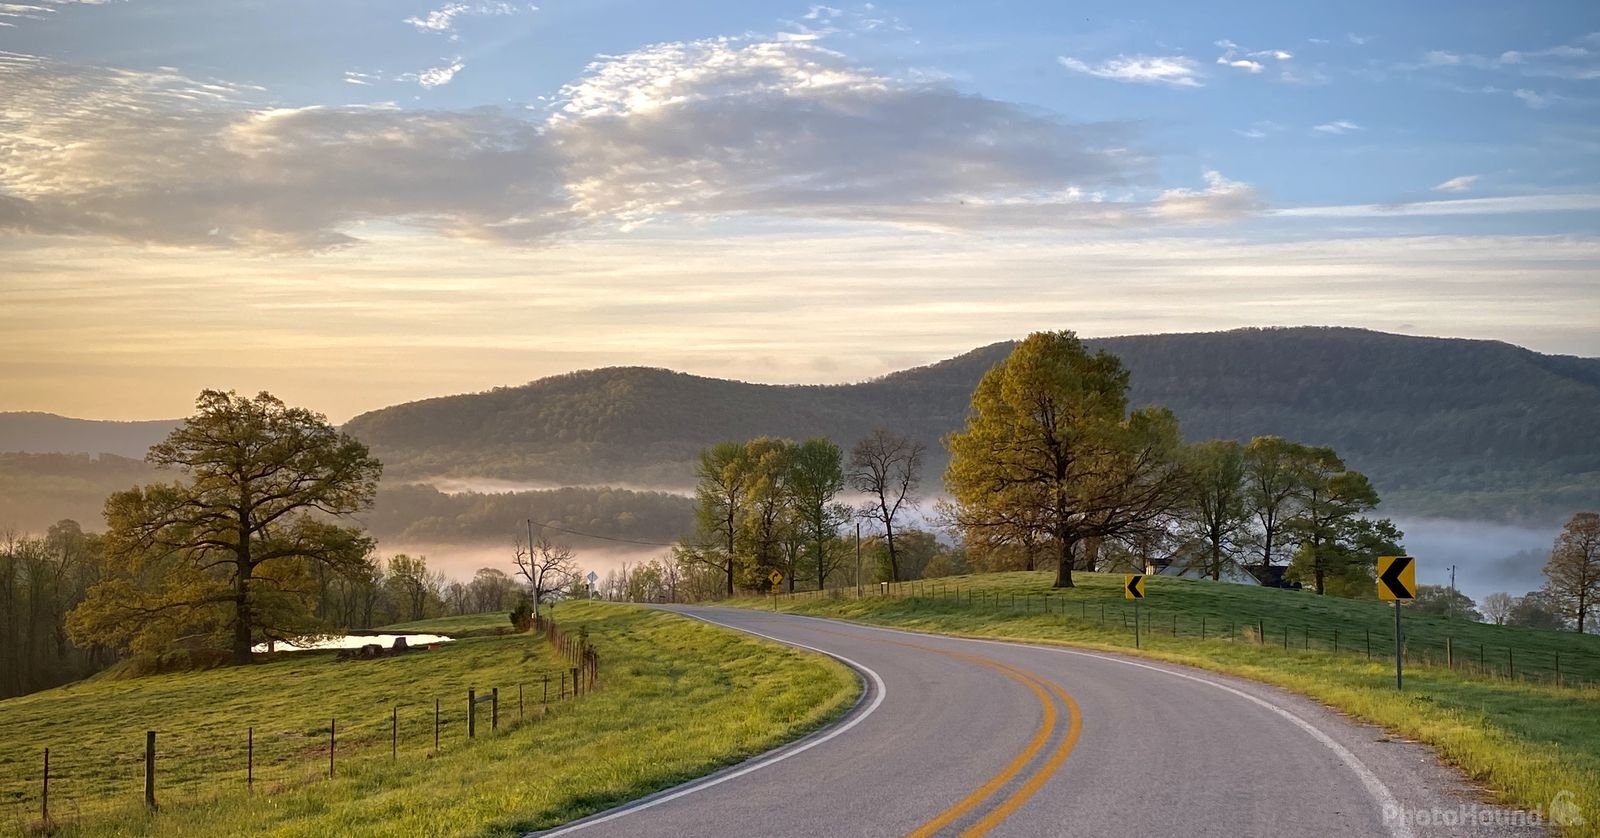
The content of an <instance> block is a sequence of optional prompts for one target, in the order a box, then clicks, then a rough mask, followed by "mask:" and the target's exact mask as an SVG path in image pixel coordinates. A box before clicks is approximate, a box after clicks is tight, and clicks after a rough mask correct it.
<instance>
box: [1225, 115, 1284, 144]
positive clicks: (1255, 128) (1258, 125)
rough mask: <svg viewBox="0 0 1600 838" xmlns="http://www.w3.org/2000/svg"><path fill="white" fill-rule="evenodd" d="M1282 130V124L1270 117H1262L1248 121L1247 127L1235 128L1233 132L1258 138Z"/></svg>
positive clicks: (1254, 138) (1246, 136)
mask: <svg viewBox="0 0 1600 838" xmlns="http://www.w3.org/2000/svg"><path fill="white" fill-rule="evenodd" d="M1282 130H1283V126H1282V125H1280V124H1278V123H1276V122H1273V121H1272V120H1270V119H1262V120H1258V121H1256V122H1252V123H1250V127H1249V128H1235V129H1234V130H1233V133H1235V134H1238V135H1239V136H1241V137H1245V138H1248V139H1252V140H1259V139H1263V138H1265V137H1268V136H1270V135H1272V134H1276V133H1278V132H1280V131H1282Z"/></svg>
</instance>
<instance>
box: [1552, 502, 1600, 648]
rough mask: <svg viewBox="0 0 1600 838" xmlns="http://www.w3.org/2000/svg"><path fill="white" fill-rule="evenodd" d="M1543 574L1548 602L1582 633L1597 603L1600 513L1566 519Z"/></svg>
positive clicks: (1599, 590)
mask: <svg viewBox="0 0 1600 838" xmlns="http://www.w3.org/2000/svg"><path fill="white" fill-rule="evenodd" d="M1544 575H1545V586H1544V590H1545V595H1546V597H1548V599H1549V601H1550V603H1551V605H1552V606H1554V608H1555V610H1556V612H1557V613H1559V614H1560V615H1561V616H1563V617H1565V618H1566V619H1567V620H1569V621H1571V622H1572V623H1573V624H1574V625H1576V626H1577V628H1578V631H1579V632H1580V633H1581V632H1582V631H1583V630H1584V628H1585V626H1586V624H1587V622H1588V619H1589V615H1590V614H1591V613H1593V611H1594V609H1595V606H1596V604H1600V513H1594V512H1579V513H1578V514H1576V515H1574V516H1572V519H1571V520H1569V521H1567V524H1566V526H1565V527H1562V528H1561V534H1560V535H1558V536H1556V543H1555V547H1554V548H1552V549H1551V551H1550V561H1549V562H1548V563H1547V564H1546V565H1545V566H1544Z"/></svg>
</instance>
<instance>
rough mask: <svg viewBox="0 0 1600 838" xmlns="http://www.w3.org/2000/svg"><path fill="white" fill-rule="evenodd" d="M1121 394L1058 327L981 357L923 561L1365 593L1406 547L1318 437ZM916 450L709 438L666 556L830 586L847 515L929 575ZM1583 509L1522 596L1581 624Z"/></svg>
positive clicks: (1596, 587) (1585, 591) (758, 586)
mask: <svg viewBox="0 0 1600 838" xmlns="http://www.w3.org/2000/svg"><path fill="white" fill-rule="evenodd" d="M1128 390H1129V374H1128V372H1127V370H1126V369H1124V368H1123V366H1122V363H1121V361H1120V360H1118V358H1117V357H1115V356H1113V355H1110V354H1109V353H1106V352H1104V351H1101V352H1096V353H1092V354H1091V353H1090V352H1089V351H1088V350H1087V349H1086V348H1085V347H1084V345H1083V343H1082V342H1081V341H1079V340H1078V339H1077V337H1076V336H1075V335H1073V334H1072V333H1070V332H1053V333H1037V334H1034V335H1030V336H1029V337H1028V338H1027V339H1026V340H1024V341H1022V342H1020V343H1018V344H1017V345H1016V346H1015V348H1013V349H1012V351H1011V352H1010V354H1009V355H1008V356H1006V357H1005V358H1003V359H1002V360H1000V361H999V362H998V363H997V364H995V365H994V366H993V367H992V368H990V370H989V371H988V372H987V373H986V374H985V375H984V376H983V377H982V378H981V379H980V381H979V384H978V387H977V389H976V390H975V391H974V393H973V395H972V401H971V405H970V410H969V412H968V416H967V420H966V423H965V426H964V427H963V428H962V429H961V430H959V431H957V432H955V433H953V434H951V435H949V436H947V437H946V438H945V447H946V449H947V450H948V454H949V466H948V467H947V469H946V471H945V474H944V484H945V486H946V488H947V489H948V490H949V492H950V495H951V498H950V500H948V501H946V502H942V503H941V504H939V506H938V515H937V521H938V523H940V524H941V525H942V526H943V528H944V529H945V530H946V531H947V532H948V533H949V534H950V536H951V540H952V541H953V542H954V545H953V546H948V547H944V548H943V549H942V550H939V551H938V552H940V553H941V555H940V556H939V561H938V562H937V563H936V564H933V565H932V571H933V572H935V573H937V572H940V571H943V570H945V569H947V568H948V569H955V568H963V569H965V568H971V569H978V570H997V569H1008V568H1021V569H1029V570H1032V569H1036V568H1038V567H1042V566H1051V567H1052V568H1053V569H1054V571H1055V573H1056V580H1055V584H1056V585H1057V586H1058V587H1070V586H1072V584H1073V583H1072V573H1073V571H1074V570H1088V571H1094V570H1098V569H1102V568H1104V567H1107V566H1116V567H1121V568H1128V569H1133V570H1139V571H1144V570H1147V569H1148V570H1152V571H1156V572H1161V571H1163V570H1165V571H1168V572H1172V571H1176V572H1179V573H1183V574H1186V575H1193V576H1201V577H1205V578H1210V579H1212V580H1221V579H1223V578H1236V579H1237V578H1243V577H1246V576H1248V577H1252V578H1254V579H1255V580H1256V581H1258V582H1260V583H1262V584H1266V585H1281V586H1292V587H1299V586H1306V587H1309V588H1311V589H1312V590H1314V591H1315V592H1317V593H1318V594H1334V595H1341V596H1350V597H1373V596H1375V593H1374V588H1375V566H1376V561H1377V558H1378V557H1379V556H1382V555H1399V554H1402V553H1403V552H1404V548H1403V544H1402V539H1403V533H1402V532H1401V531H1400V530H1399V529H1398V528H1397V527H1396V526H1395V525H1394V523H1393V522H1392V521H1390V520H1389V519H1387V518H1382V517H1377V516H1375V515H1373V514H1371V513H1372V512H1373V511H1374V510H1375V509H1376V508H1377V507H1378V505H1379V501H1380V498H1379V496H1378V492H1377V490H1376V489H1375V488H1374V486H1373V483H1372V480H1371V479H1370V478H1369V477H1368V476H1367V475H1365V474H1363V473H1362V472H1360V471H1357V470H1354V469H1351V468H1349V467H1348V466H1347V465H1346V463H1345V461H1344V459H1343V458H1342V457H1341V456H1340V455H1339V453H1338V452H1336V451H1335V450H1334V449H1333V448H1331V447H1328V446H1316V445H1307V444H1303V443H1299V442H1295V441H1292V440H1288V439H1284V438H1282V437H1277V436H1258V437H1255V438H1253V439H1251V440H1250V441H1248V442H1238V441H1235V440H1227V439H1214V440H1205V441H1201V442H1197V443H1189V444H1186V443H1185V442H1184V441H1183V438H1182V434H1181V432H1180V430H1179V426H1178V422H1177V419H1176V417H1175V416H1174V415H1173V414H1172V412H1171V411H1170V410H1167V409H1165V408H1162V407H1158V406H1151V407H1142V408H1137V409H1130V408H1129V405H1128ZM925 459H926V449H925V447H924V446H922V445H921V444H919V443H917V442H916V441H915V440H913V439H910V438H906V437H901V436H899V435H897V434H895V433H893V432H891V431H889V430H883V429H880V430H878V431H875V432H873V433H872V434H870V435H869V436H867V437H866V438H865V439H863V440H861V442H860V443H858V444H857V445H856V446H855V447H854V448H853V449H852V450H851V452H850V457H849V459H848V461H846V460H845V459H844V458H843V455H842V452H841V451H840V450H839V448H838V447H837V446H835V445H833V444H832V443H831V442H829V441H828V440H826V439H823V438H813V439H810V440H807V441H805V442H803V443H796V442H793V441H790V440H784V439H775V438H771V437H760V438H757V439H753V440H749V441H747V442H743V443H739V442H724V443H720V444H717V445H714V446H711V447H709V448H707V449H705V450H704V451H703V452H702V453H701V457H700V461H699V465H698V468H697V478H698V485H697V495H696V499H697V504H696V510H697V522H698V528H697V532H696V537H695V538H694V539H691V540H689V541H688V542H686V543H685V544H683V545H682V546H680V547H679V548H678V550H677V552H676V558H677V560H678V564H679V566H680V567H686V566H693V567H700V568H710V569H711V570H712V571H714V572H715V574H716V576H717V577H718V580H719V582H720V585H721V588H722V593H723V594H724V595H731V594H732V593H733V592H734V591H735V590H736V589H739V588H744V589H746V590H755V591H761V590H767V589H768V588H769V587H770V584H771V583H770V579H771V578H772V577H771V576H770V572H771V571H773V570H776V571H778V572H779V573H781V574H783V575H782V579H783V582H782V583H781V584H783V585H784V586H785V587H786V588H787V589H788V590H794V589H795V586H796V585H797V584H805V585H807V586H816V587H826V586H827V584H828V580H829V579H830V578H831V577H832V575H833V574H835V573H837V572H838V571H839V570H840V568H841V566H842V565H843V563H844V560H845V559H846V558H847V554H846V552H845V551H843V550H841V549H840V548H841V546H843V544H842V542H843V538H842V535H843V534H844V528H845V526H846V525H847V524H849V523H851V522H852V521H855V522H864V523H866V524H868V526H869V528H870V532H871V534H872V539H873V540H874V541H875V542H876V543H875V544H874V545H873V546H874V548H876V549H875V552H877V553H878V554H879V555H881V556H882V557H883V561H884V564H885V567H884V569H883V570H884V572H883V574H882V576H881V578H884V579H888V580H894V581H900V580H903V579H912V578H920V577H922V576H925V575H930V573H929V570H930V567H929V565H928V564H926V563H924V564H920V565H915V566H913V565H912V564H910V563H908V562H907V561H906V556H907V551H906V550H905V549H904V548H905V545H906V541H907V536H908V534H909V533H908V531H907V530H906V529H905V525H904V518H905V515H906V513H907V512H909V511H910V510H912V509H914V508H915V507H916V505H917V502H918V500H919V498H918V488H919V486H920V483H921V479H922V477H921V474H920V470H921V468H922V465H923V463H924V461H925ZM847 486H848V487H849V488H851V489H853V490H854V491H855V492H857V493H858V496H859V497H860V498H862V501H861V502H860V503H858V504H857V505H856V506H855V507H854V508H852V507H850V506H848V505H846V504H843V503H840V502H839V501H838V500H837V498H838V496H839V495H840V493H842V492H843V490H844V489H845V488H846V487H847ZM1586 515H1588V513H1585V514H1583V515H1580V516H1578V517H1577V518H1575V519H1574V522H1575V523H1574V524H1569V526H1568V530H1567V531H1564V533H1563V537H1562V540H1561V541H1559V542H1558V544H1557V547H1556V550H1555V552H1554V554H1553V557H1552V560H1551V563H1550V565H1549V566H1548V567H1547V576H1548V577H1549V578H1550V583H1549V584H1548V585H1547V586H1546V588H1545V589H1544V590H1543V591H1541V592H1538V593H1537V594H1530V595H1529V596H1527V597H1523V598H1522V599H1521V600H1520V601H1519V602H1520V609H1521V610H1520V612H1519V613H1520V614H1521V615H1522V618H1523V619H1526V620H1537V619H1539V617H1538V615H1539V614H1540V613H1545V612H1548V613H1551V614H1555V615H1557V616H1558V617H1560V616H1561V615H1563V614H1564V615H1568V616H1566V617H1564V618H1563V619H1570V621H1571V622H1572V624H1573V625H1574V627H1581V626H1583V625H1585V624H1586V623H1587V622H1588V619H1587V618H1588V615H1589V614H1590V613H1592V612H1593V610H1594V603H1595V601H1596V600H1597V599H1600V596H1597V594H1600V557H1597V556H1596V550H1595V548H1594V546H1593V545H1594V543H1595V542H1596V541H1597V540H1600V535H1596V536H1591V535H1588V534H1587V533H1588V531H1589V529H1590V528H1596V529H1600V524H1590V523H1582V525H1581V526H1579V523H1580V519H1581V522H1588V521H1589V520H1590V519H1589V518H1587V517H1585V516H1586ZM1575 526H1578V529H1579V530H1581V531H1582V532H1575V531H1574V529H1573V528H1574V527H1575ZM918 534H919V535H921V533H920V532H919V533H918ZM924 543H932V544H938V543H939V542H938V541H937V540H936V539H934V538H933V537H932V536H931V534H929V535H928V538H927V539H926V541H924ZM930 552H932V551H930ZM929 561H930V562H931V559H930V560H929ZM1580 630H1581V629H1580Z"/></svg>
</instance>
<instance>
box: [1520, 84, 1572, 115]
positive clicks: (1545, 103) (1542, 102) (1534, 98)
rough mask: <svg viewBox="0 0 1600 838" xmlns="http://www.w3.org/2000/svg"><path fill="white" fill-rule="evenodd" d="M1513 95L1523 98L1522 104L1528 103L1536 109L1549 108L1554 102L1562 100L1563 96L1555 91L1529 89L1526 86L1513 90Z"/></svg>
mask: <svg viewBox="0 0 1600 838" xmlns="http://www.w3.org/2000/svg"><path fill="white" fill-rule="evenodd" d="M1511 95H1512V96H1515V97H1517V99H1519V100H1521V102H1522V104H1524V105H1527V106H1528V107H1530V108H1533V109H1534V110H1536V111H1537V110H1543V109H1544V108H1548V107H1550V106H1551V105H1552V104H1554V103H1556V102H1559V101H1561V97H1560V96H1557V95H1556V94H1554V93H1540V92H1538V91H1535V90H1529V89H1527V88H1525V87H1524V88H1518V89H1516V90H1513V91H1511Z"/></svg>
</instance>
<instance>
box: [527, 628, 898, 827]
mask: <svg viewBox="0 0 1600 838" xmlns="http://www.w3.org/2000/svg"><path fill="white" fill-rule="evenodd" d="M672 613H675V614H678V615H679V616H682V617H688V618H690V619H692V620H699V621H701V622H703V623H706V624H708V625H713V626H718V627H720V628H725V629H730V630H732V631H738V632H743V633H744V634H749V635H753V636H755V637H760V638H763V639H766V640H771V641H773V642H775V643H782V644H783V645H785V646H792V647H795V648H797V649H805V650H807V651H811V652H817V653H819V654H823V655H827V656H828V657H830V658H833V659H835V660H837V661H839V662H841V663H843V664H844V665H846V666H848V667H850V668H851V669H854V670H855V671H857V672H860V673H861V674H863V675H865V676H867V679H868V680H869V681H871V686H872V692H873V697H872V702H871V703H870V704H868V705H867V708H866V709H865V710H860V711H859V712H853V715H852V716H851V718H850V720H849V721H847V722H845V723H844V724H841V725H839V726H838V727H835V728H833V729H832V730H829V731H828V732H827V733H825V734H823V735H821V736H816V737H815V738H808V739H803V740H801V741H800V742H797V743H792V744H790V745H786V746H781V747H779V749H778V750H777V751H769V752H768V753H767V755H766V756H762V757H757V758H756V759H755V760H754V761H751V762H746V763H745V764H743V765H741V766H738V767H736V768H734V769H733V770H729V771H724V773H721V774H714V775H712V776H710V777H704V778H701V779H699V780H691V781H689V782H688V783H687V784H685V785H682V786H679V787H678V788H677V790H676V791H669V792H666V793H661V792H657V795H659V796H656V797H647V798H645V799H644V800H639V801H635V802H633V803H629V804H625V805H623V806H622V807H621V808H617V809H612V810H611V811H610V812H607V813H604V814H599V815H591V816H589V817H588V818H585V819H583V820H579V821H576V822H574V823H570V824H567V825H566V826H561V827H557V828H555V829H553V830H550V831H548V832H532V833H528V834H529V835H538V836H540V838H555V836H557V835H567V834H570V833H573V832H577V831H578V830H580V829H586V828H588V827H591V826H598V825H600V824H603V823H608V822H610V821H614V820H616V819H618V818H621V817H624V816H626V815H631V814H633V813H634V812H642V811H644V810H645V809H650V808H652V807H655V806H660V805H661V804H663V803H670V802H672V801H674V800H677V799H678V798H680V797H685V796H687V795H691V794H694V793H695V792H697V791H704V790H706V789H708V788H711V787H712V786H717V785H721V784H722V783H726V782H727V781H729V780H734V779H738V778H739V777H743V776H745V775H746V774H750V773H753V772H756V771H760V770H761V769H763V768H766V767H767V766H769V765H773V764H775V763H779V762H782V761H784V760H786V759H788V758H789V757H792V756H795V755H797V754H803V753H805V752H806V751H809V750H811V749H812V748H815V747H816V746H818V745H821V744H822V743H824V742H827V741H830V740H832V739H834V738H835V737H838V736H841V735H843V734H844V733H846V732H847V731H849V730H850V729H851V728H853V727H855V726H856V725H858V724H861V722H862V721H864V720H865V719H866V718H867V717H868V716H870V715H872V714H873V712H874V711H876V710H877V709H878V706H879V705H881V704H883V699H884V697H885V696H886V695H888V688H886V687H885V686H884V684H883V678H882V677H881V676H879V675H878V673H877V672H874V671H873V670H872V668H871V667H868V666H865V665H863V664H861V663H858V662H856V661H853V660H851V659H850V658H847V657H845V656H844V655H840V654H836V653H834V652H830V651H828V650H827V649H819V648H817V647H815V646H807V645H806V644H804V643H796V642H794V641H792V640H784V639H782V638H778V637H773V636H772V635H770V634H762V633H761V632H759V631H751V630H750V629H747V628H741V627H738V626H730V625H728V624H727V623H719V622H717V621H715V620H711V619H707V618H705V617H701V616H699V615H697V614H686V613H684V612H682V611H675V612H672ZM856 707H857V708H859V707H860V704H859V702H858V703H857V705H856ZM854 709H855V708H853V710H854Z"/></svg>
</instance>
